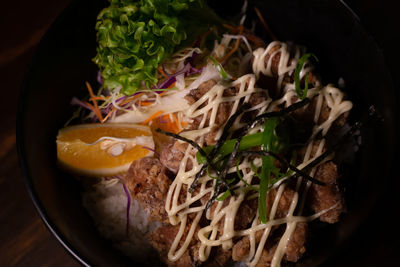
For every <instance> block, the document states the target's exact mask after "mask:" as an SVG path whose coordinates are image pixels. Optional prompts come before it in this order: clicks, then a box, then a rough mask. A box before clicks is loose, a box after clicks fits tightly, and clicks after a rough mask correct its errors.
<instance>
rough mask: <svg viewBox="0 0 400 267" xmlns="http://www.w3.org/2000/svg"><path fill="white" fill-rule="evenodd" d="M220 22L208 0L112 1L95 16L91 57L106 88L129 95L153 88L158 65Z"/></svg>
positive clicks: (156, 80) (155, 82)
mask: <svg viewBox="0 0 400 267" xmlns="http://www.w3.org/2000/svg"><path fill="white" fill-rule="evenodd" d="M218 21H219V19H218V17H217V16H216V15H215V13H214V12H213V11H212V10H210V8H208V6H207V5H206V4H205V3H204V0H110V6H109V7H107V8H105V9H103V10H102V11H101V12H100V13H99V15H98V17H97V24H96V30H97V41H98V47H97V55H96V57H95V58H94V59H93V60H94V62H95V63H96V64H97V65H98V66H99V68H100V71H101V74H102V77H103V80H104V86H105V87H106V88H109V89H110V90H113V89H115V88H117V87H121V92H122V93H124V94H126V95H129V94H132V93H134V92H135V91H136V90H139V89H141V88H142V86H143V83H144V84H145V85H146V86H147V88H151V85H155V84H157V82H158V79H157V77H156V70H157V68H158V66H159V65H160V63H161V62H162V61H163V60H164V59H165V58H166V57H168V56H170V55H171V54H172V53H174V52H175V51H176V50H177V49H178V48H179V46H180V45H183V44H184V43H183V41H184V40H191V39H193V38H194V37H196V35H198V34H199V33H200V32H202V31H204V29H206V28H207V27H208V25H213V24H216V23H217V22H218ZM189 35H190V36H192V37H191V38H189Z"/></svg>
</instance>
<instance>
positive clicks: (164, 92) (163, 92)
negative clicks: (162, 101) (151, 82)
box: [158, 90, 168, 96]
mask: <svg viewBox="0 0 400 267" xmlns="http://www.w3.org/2000/svg"><path fill="white" fill-rule="evenodd" d="M167 92H168V91H167V90H165V91H162V92H161V93H159V94H158V95H159V96H163V95H165V94H166V93H167Z"/></svg>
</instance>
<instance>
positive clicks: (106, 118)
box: [102, 108, 117, 123]
mask: <svg viewBox="0 0 400 267" xmlns="http://www.w3.org/2000/svg"><path fill="white" fill-rule="evenodd" d="M116 111H117V109H116V108H113V109H112V110H111V111H110V112H108V114H107V116H105V117H104V118H103V121H102V123H104V122H106V121H107V120H108V118H109V117H110V116H111V115H112V114H113V113H114V112H116Z"/></svg>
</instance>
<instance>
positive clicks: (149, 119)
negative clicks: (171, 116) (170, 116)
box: [142, 110, 164, 124]
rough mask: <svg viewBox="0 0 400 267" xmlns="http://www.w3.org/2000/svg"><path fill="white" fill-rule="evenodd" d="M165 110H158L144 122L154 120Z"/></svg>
mask: <svg viewBox="0 0 400 267" xmlns="http://www.w3.org/2000/svg"><path fill="white" fill-rule="evenodd" d="M163 112H164V111H162V110H159V111H157V112H156V113H154V114H153V115H151V116H150V117H148V118H147V119H146V120H145V121H143V122H142V124H148V123H149V122H150V121H152V120H154V119H155V118H157V117H158V116H160V115H161V114H163Z"/></svg>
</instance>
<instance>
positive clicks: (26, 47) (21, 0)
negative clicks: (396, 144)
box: [0, 0, 400, 266]
mask: <svg viewBox="0 0 400 267" xmlns="http://www.w3.org/2000/svg"><path fill="white" fill-rule="evenodd" d="M2 2H4V1H2ZM70 2H71V0H58V1H50V0H36V1H28V0H14V1H7V2H4V3H1V5H0V10H1V15H0V30H1V33H0V36H1V37H0V96H1V97H0V99H1V100H2V101H1V104H0V129H1V130H0V207H1V208H0V226H1V227H0V266H78V263H77V262H76V261H75V260H74V259H73V258H72V257H71V256H69V255H68V254H67V252H66V251H65V250H64V249H63V247H62V246H61V245H59V244H58V243H57V241H56V239H55V238H54V237H53V236H51V234H50V232H48V231H47V229H46V227H45V226H44V224H43V223H42V221H41V219H40V218H39V215H38V213H37V212H36V210H35V208H34V206H33V203H32V202H31V200H30V198H29V196H28V193H27V191H26V189H25V185H24V182H23V178H22V175H21V171H20V169H19V166H18V158H17V150H16V138H15V124H16V115H15V114H16V108H17V101H18V95H19V89H20V87H21V84H22V80H23V77H24V74H25V73H26V71H27V69H28V67H29V62H30V60H31V58H32V56H33V54H34V51H35V48H36V46H37V44H38V42H39V41H40V39H41V37H42V36H43V34H44V33H45V32H46V30H47V29H48V27H49V26H50V24H51V23H52V21H54V19H55V18H56V17H57V15H58V14H59V13H60V12H61V11H62V10H63V9H64V8H65V7H66V6H67V5H68V4H69V3H70ZM345 2H346V3H347V4H348V5H349V6H350V7H351V8H352V9H353V10H354V11H355V13H356V14H358V16H359V17H360V20H361V23H362V24H363V25H364V26H365V28H366V29H367V30H368V31H369V32H370V33H371V34H372V36H373V37H374V38H375V40H376V42H377V43H378V45H379V46H380V48H381V49H382V52H383V53H384V55H385V58H386V61H387V64H388V66H389V68H390V69H391V71H392V77H393V79H394V83H395V89H396V91H397V92H398V90H399V80H400V79H399V78H400V76H399V75H400V54H399V52H398V50H399V49H398V47H399V40H400V29H399V26H400V14H399V11H398V10H399V9H398V7H399V4H396V1H389V0H380V1H362V0H347V1H345ZM366 57H368V55H366ZM397 95H398V93H397ZM39 130H40V129H39ZM397 132H398V131H397ZM377 156H380V157H384V156H385V155H377ZM395 167H396V166H394V167H393V170H394V169H395ZM382 178H383V177H376V179H377V181H379V180H380V179H382ZM397 178H398V175H396V174H395V172H393V177H391V178H390V179H387V180H388V181H390V182H387V184H386V191H385V192H384V193H383V195H382V197H381V198H380V199H379V201H378V202H377V203H376V205H375V207H374V208H373V212H372V214H371V215H370V216H369V218H368V219H367V220H366V221H365V222H364V223H363V224H362V225H361V227H360V228H359V230H358V231H357V232H356V233H354V235H353V238H352V240H351V241H350V242H348V243H347V244H345V246H344V247H343V248H342V249H341V251H340V252H339V253H338V254H337V255H336V256H335V257H334V259H333V262H332V263H329V264H328V265H327V266H400V263H399V262H398V260H397V258H398V254H399V253H400V234H399V233H400V230H399V229H400V225H399V223H398V222H397V221H396V220H395V219H394V217H395V216H396V215H398V214H397V212H398V211H399V210H400V209H399V206H398V204H400V202H399V201H397V198H398V197H399V196H398V195H399V188H400V187H399V182H398V181H397V180H398V179H397Z"/></svg>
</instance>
